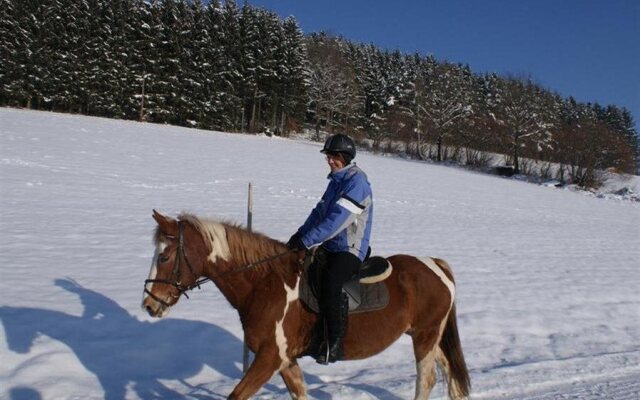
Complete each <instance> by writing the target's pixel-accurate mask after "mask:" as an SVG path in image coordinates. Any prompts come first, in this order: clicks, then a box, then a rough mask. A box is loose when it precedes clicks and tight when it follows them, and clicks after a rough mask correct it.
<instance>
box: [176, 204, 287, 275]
mask: <svg viewBox="0 0 640 400" xmlns="http://www.w3.org/2000/svg"><path fill="white" fill-rule="evenodd" d="M178 219H179V220H180V221H184V222H187V223H189V224H190V225H191V226H193V227H194V228H195V229H196V230H197V231H198V232H199V233H200V235H201V236H202V238H203V239H204V242H205V244H206V245H207V247H208V249H209V251H210V252H212V254H213V253H214V252H215V253H216V254H218V255H219V256H222V258H223V259H225V260H227V261H229V260H234V261H235V262H236V263H238V264H249V263H254V262H256V261H260V260H263V259H265V258H268V257H271V256H274V255H276V254H279V253H282V252H284V251H286V250H287V248H286V246H285V245H284V244H283V243H282V242H280V241H278V240H275V239H272V238H270V237H268V236H266V235H263V234H262V233H259V232H250V231H248V230H247V229H246V228H244V227H242V226H240V225H237V224H234V223H231V222H222V221H216V220H213V219H203V218H198V217H196V216H194V215H192V214H181V215H179V216H178ZM278 264H281V263H278V261H277V260H275V261H274V262H265V263H264V264H262V265H260V266H259V267H258V268H257V269H258V270H260V269H265V268H268V267H269V266H272V267H273V266H276V265H278Z"/></svg>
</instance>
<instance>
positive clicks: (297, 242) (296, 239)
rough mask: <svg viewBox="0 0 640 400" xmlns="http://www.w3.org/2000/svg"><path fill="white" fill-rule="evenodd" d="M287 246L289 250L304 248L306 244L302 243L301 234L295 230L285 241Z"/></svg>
mask: <svg viewBox="0 0 640 400" xmlns="http://www.w3.org/2000/svg"><path fill="white" fill-rule="evenodd" d="M287 247H288V248H290V249H291V250H306V249H307V246H305V245H304V243H302V235H300V233H298V232H296V233H294V234H293V235H292V236H291V238H289V241H288V242H287Z"/></svg>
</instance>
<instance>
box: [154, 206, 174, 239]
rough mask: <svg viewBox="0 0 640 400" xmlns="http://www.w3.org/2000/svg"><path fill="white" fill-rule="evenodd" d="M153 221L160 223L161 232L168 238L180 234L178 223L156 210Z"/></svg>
mask: <svg viewBox="0 0 640 400" xmlns="http://www.w3.org/2000/svg"><path fill="white" fill-rule="evenodd" d="M153 219H155V220H156V222H157V223H158V227H159V228H160V231H161V232H162V233H164V234H165V235H167V236H174V237H175V236H176V235H177V234H178V222H176V220H175V219H173V218H171V217H166V216H164V215H162V214H160V213H159V212H157V211H156V210H153Z"/></svg>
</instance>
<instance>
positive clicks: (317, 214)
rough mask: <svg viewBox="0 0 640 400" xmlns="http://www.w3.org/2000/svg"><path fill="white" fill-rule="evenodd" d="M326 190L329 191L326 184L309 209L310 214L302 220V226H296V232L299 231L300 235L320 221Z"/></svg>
mask: <svg viewBox="0 0 640 400" xmlns="http://www.w3.org/2000/svg"><path fill="white" fill-rule="evenodd" d="M328 192H329V186H327V189H326V190H325V192H324V194H323V195H322V198H321V199H320V201H319V202H318V204H316V206H315V207H314V208H313V210H311V214H309V216H308V217H307V219H306V221H304V224H302V226H300V228H298V233H300V234H301V235H304V234H306V233H307V232H308V231H309V229H310V228H311V227H313V226H314V225H316V224H317V223H318V222H320V220H321V219H322V215H323V210H324V207H325V202H326V198H327V193H328Z"/></svg>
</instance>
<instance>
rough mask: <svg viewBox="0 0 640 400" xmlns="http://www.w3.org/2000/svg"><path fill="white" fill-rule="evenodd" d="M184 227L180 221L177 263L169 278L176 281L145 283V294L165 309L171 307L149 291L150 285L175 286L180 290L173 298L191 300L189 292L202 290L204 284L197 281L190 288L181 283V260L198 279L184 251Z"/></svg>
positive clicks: (153, 280)
mask: <svg viewBox="0 0 640 400" xmlns="http://www.w3.org/2000/svg"><path fill="white" fill-rule="evenodd" d="M183 231H184V227H183V225H182V221H178V248H177V250H176V261H175V263H174V264H173V270H172V271H171V275H170V276H169V278H173V277H175V279H173V280H169V279H146V280H145V281H144V292H145V293H146V294H148V295H149V297H151V298H152V299H154V300H155V301H157V302H158V303H160V304H162V305H163V306H165V307H170V305H169V304H168V303H167V302H166V301H164V300H163V299H161V298H159V297H158V296H156V295H155V294H153V293H151V291H150V290H149V289H147V285H148V284H149V283H162V284H165V285H170V286H173V287H174V288H176V289H178V292H179V294H178V295H177V296H176V295H174V294H172V295H171V297H173V298H175V299H177V298H179V297H180V296H181V295H184V296H185V297H186V298H187V299H188V298H189V295H188V294H187V292H188V291H189V290H192V289H194V288H196V287H197V288H198V289H199V288H200V284H201V283H203V281H205V280H204V279H203V280H197V279H196V281H195V282H194V283H193V284H191V285H189V286H183V285H182V283H181V282H180V262H181V260H182V259H183V258H184V261H185V263H186V264H187V267H188V268H189V272H190V273H191V275H193V276H195V277H196V278H197V277H198V276H197V275H196V273H195V272H194V271H193V267H192V266H191V263H190V262H189V258H188V257H187V253H186V252H185V251H184V234H183Z"/></svg>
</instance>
